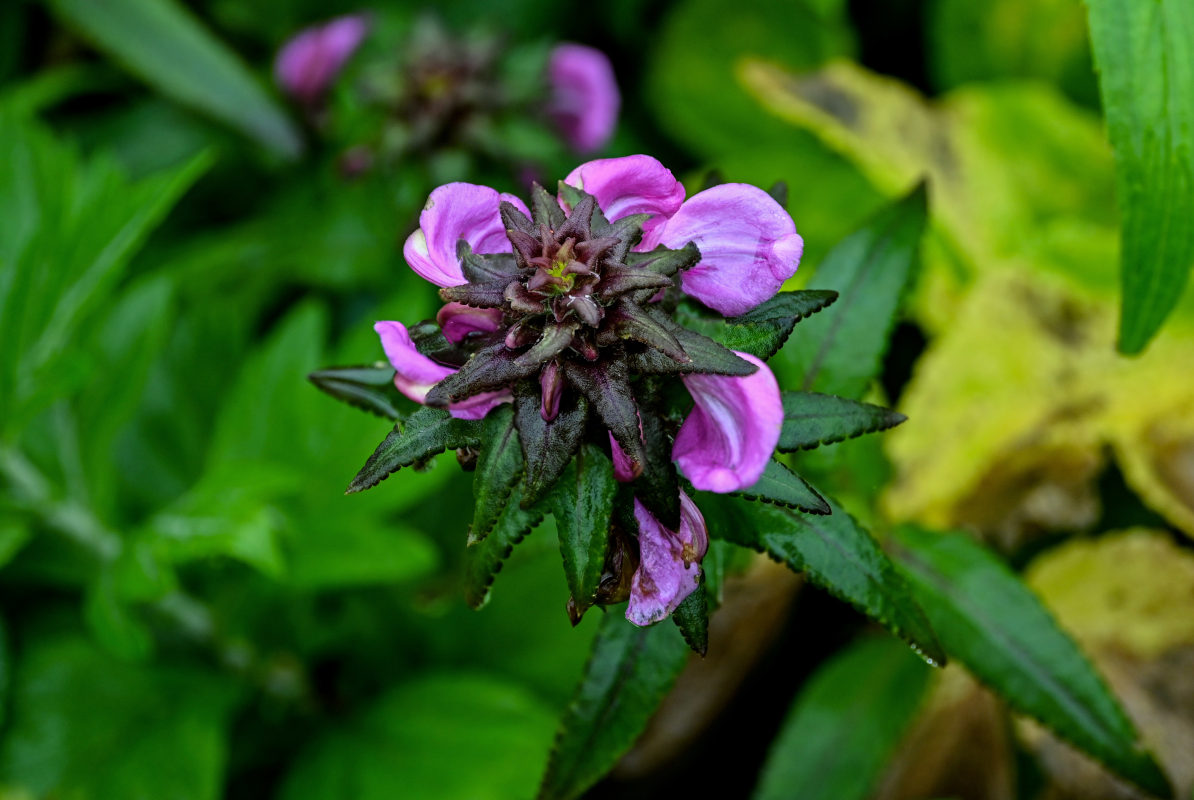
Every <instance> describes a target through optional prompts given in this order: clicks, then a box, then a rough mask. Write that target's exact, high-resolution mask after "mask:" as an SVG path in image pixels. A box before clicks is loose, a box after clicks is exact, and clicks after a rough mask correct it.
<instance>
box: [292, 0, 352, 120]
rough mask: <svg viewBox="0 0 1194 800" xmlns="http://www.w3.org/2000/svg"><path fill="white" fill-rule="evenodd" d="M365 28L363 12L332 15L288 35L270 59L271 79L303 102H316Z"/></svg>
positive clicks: (329, 84) (334, 77)
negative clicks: (317, 23)
mask: <svg viewBox="0 0 1194 800" xmlns="http://www.w3.org/2000/svg"><path fill="white" fill-rule="evenodd" d="M368 32H369V16H368V15H367V14H349V15H347V16H343V17H336V18H335V19H333V20H330V21H328V22H326V23H324V24H322V25H313V26H312V27H310V28H306V29H304V30H302V31H300V32H299V33H297V34H296V35H295V36H294V37H292V38H291V39H290V40H289V41H288V42H286V44H285V45H283V46H282V49H281V50H279V51H278V57H277V59H276V60H275V61H274V79H275V80H276V81H277V82H278V85H279V86H280V87H281V88H282V90H283V91H285V92H286V93H287V94H288V95H290V96H291V97H293V98H294V99H295V100H297V101H299V102H300V103H302V104H304V105H314V104H316V103H318V102H319V101H320V100H321V99H322V98H323V96H324V94H325V93H326V92H327V90H328V89H329V88H330V87H331V85H332V83H333V82H334V81H335V80H336V76H337V75H339V74H340V70H341V69H343V68H344V65H345V64H346V63H347V62H348V59H349V58H351V57H352V54H353V53H355V52H356V50H357V48H358V47H360V45H361V42H362V41H364V39H365V34H367V33H368Z"/></svg>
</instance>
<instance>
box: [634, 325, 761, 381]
mask: <svg viewBox="0 0 1194 800" xmlns="http://www.w3.org/2000/svg"><path fill="white" fill-rule="evenodd" d="M651 315H652V317H653V318H654V319H655V320H656V321H658V322H659V323H660V324H661V325H662V326H663V327H664V328H665V329H667V330H668V332H670V333H671V334H672V336H674V337H676V341H678V342H679V343H680V346H681V347H682V348H684V352H685V354H687V356H688V358H689V359H691V360H689V361H687V362H681V361H676V360H675V359H672V358H670V357H668V356H665V355H664V354H662V353H660V352H658V351H655V350H650V349H647V350H643V351H642V352H641V353H640V352H634V353H631V354H629V355H628V356H627V359H626V360H627V364H628V365H629V367H630V369H631V371H633V372H635V373H638V374H640V375H688V374H698V375H753V374H754V373H755V372H757V371H758V367H756V366H755V365H754V364H752V363H750V362H749V361H747V360H746V359H743V358H739V357H738V356H737V355H735V354H734V353H733V352H731V351H730V350H728V349H727V348H726V347H725V346H723V345H721V344H718V343H717V342H715V341H713V340H712V339H710V338H709V337H708V336H705V335H704V334H701V333H697V332H696V331H693V330H690V329H688V328H686V327H684V326H683V325H678V324H676V323H675V322H673V321H672V320H670V319H668V318H667V317H666V316H665V315H663V314H660V313H658V312H655V311H652V312H651Z"/></svg>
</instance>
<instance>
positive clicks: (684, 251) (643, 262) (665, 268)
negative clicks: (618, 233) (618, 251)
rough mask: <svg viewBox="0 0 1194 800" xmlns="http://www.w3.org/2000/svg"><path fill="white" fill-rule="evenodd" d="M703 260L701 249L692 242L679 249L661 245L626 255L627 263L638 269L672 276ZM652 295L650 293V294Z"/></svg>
mask: <svg viewBox="0 0 1194 800" xmlns="http://www.w3.org/2000/svg"><path fill="white" fill-rule="evenodd" d="M700 260H701V251H700V250H698V249H697V246H696V245H695V244H693V243H692V242H689V243H688V244H686V245H684V246H683V247H681V248H679V249H678V250H671V249H669V248H667V247H664V246H663V245H659V246H658V247H656V248H655V249H654V250H650V251H648V252H646V253H630V254H629V255H628V256H626V263H627V264H628V265H629V266H632V267H635V268H637V269H642V270H649V271H651V272H658V273H659V274H660V275H666V276H668V277H671V276H673V275H675V274H676V273H677V272H679V271H680V270H682V269H688V268H689V267H691V266H693V265H695V264H696V263H697V262H698V261H700ZM648 297H650V295H648Z"/></svg>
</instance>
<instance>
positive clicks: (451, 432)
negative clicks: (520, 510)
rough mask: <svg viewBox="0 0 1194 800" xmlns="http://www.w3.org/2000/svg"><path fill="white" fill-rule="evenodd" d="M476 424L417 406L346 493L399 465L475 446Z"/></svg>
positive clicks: (382, 477)
mask: <svg viewBox="0 0 1194 800" xmlns="http://www.w3.org/2000/svg"><path fill="white" fill-rule="evenodd" d="M479 440H480V425H479V423H477V422H476V421H474V420H464V419H456V418H455V417H453V416H451V415H450V414H448V412H447V411H444V410H442V409H438V408H420V409H419V410H418V411H416V412H415V413H413V414H411V415H410V417H409V418H407V419H406V420H405V421H403V422H399V423H398V424H397V425H395V426H394V430H392V431H390V435H389V436H387V437H386V438H385V440H384V441H382V443H381V444H380V445H378V446H377V449H376V450H375V451H373V455H371V456H369V460H368V461H366V462H365V466H364V467H362V468H361V471H360V472H358V473H357V475H356V477H355V478H353V479H352V483H350V484H349V485H348V491H347V492H346V494H354V493H356V492H363V491H365V490H366V489H371V488H373V487H374V486H376V485H377V484H379V483H381V482H382V481H384V480H385V479H386V478H388V477H389V476H390V474H391V473H392V472H395V471H397V470H399V469H401V468H402V467H409V466H410V465H411V464H414V463H415V462H416V461H422V460H423V459H426V458H430V457H431V456H434V455H439V454H440V453H442V452H444V451H445V450H448V449H453V448H457V447H475V446H476V445H477V443H478V442H479Z"/></svg>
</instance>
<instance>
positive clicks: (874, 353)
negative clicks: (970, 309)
mask: <svg viewBox="0 0 1194 800" xmlns="http://www.w3.org/2000/svg"><path fill="white" fill-rule="evenodd" d="M924 226H925V188H924V186H923V185H921V186H920V187H918V188H917V189H915V190H914V191H913V192H912V193H911V194H909V195H908V196H907V197H905V198H903V199H901V200H899V201H897V202H896V203H894V204H892V205H890V206H888V207H887V208H885V209H883V210H882V211H880V212H879V213H878V214H876V215H875V216H874V217H872V218H871V220H870V221H869V222H867V223H866V224H865V225H864V226H863V227H862V228H861V229H860V230H859V231H857V232H855V233H853V234H851V235H850V236H848V237H846V239H844V240H843V241H842V242H841V243H840V244H839V245H838V246H837V247H835V248H833V250H832V251H830V253H829V255H827V256H826V257H825V260H824V261H823V262H822V263H821V265H820V266H819V267H818V268H817V274H816V276H815V277H814V279H813V283H815V284H816V286H817V287H818V288H821V289H830V290H833V291H836V292H837V293H838V299H837V302H836V303H834V305H833V307H832V308H829V309H826V310H825V311H824V312H822V313H820V314H817V315H816V316H815V317H813V318H812V319H810V320H808V321H807V322H806V323H804V324H803V325H801V326H800V332H799V333H798V334H797V336H798V337H799V339H800V341H799V342H798V344H799V345H800V346H799V347H795V346H794V347H788V348H786V349H785V350H784V351H783V353H782V357H783V358H784V359H785V360H789V361H792V362H794V363H795V365H796V366H797V368H798V369H799V370H800V372H801V374H802V375H803V376H804V384H803V386H802V388H803V389H804V390H805V391H812V390H816V391H819V392H827V393H830V394H839V395H842V396H844V397H860V396H861V395H862V394H863V392H865V391H866V387H867V385H868V384H869V383H870V382H871V380H872V379H874V378H875V376H876V375H878V373H879V367H880V365H881V362H882V360H883V354H884V353H885V352H886V350H887V339H888V335H889V333H890V331H891V328H892V326H893V325H894V324H895V319H896V311H897V310H898V308H899V305H900V298H901V296H902V295H903V293H904V290H905V288H906V287H907V286H908V283H909V280H910V278H911V276H912V271H913V266H914V265H915V264H916V261H917V252H918V249H919V246H920V236H921V233H922V231H923V230H924Z"/></svg>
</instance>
